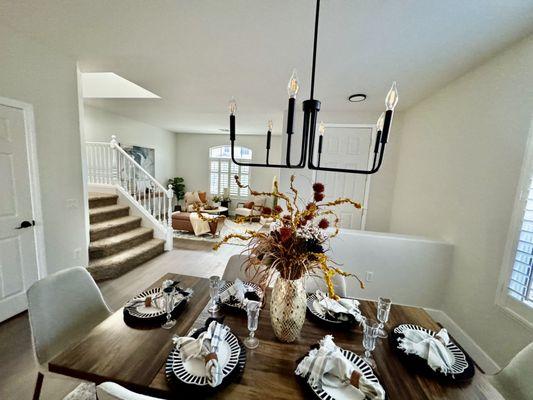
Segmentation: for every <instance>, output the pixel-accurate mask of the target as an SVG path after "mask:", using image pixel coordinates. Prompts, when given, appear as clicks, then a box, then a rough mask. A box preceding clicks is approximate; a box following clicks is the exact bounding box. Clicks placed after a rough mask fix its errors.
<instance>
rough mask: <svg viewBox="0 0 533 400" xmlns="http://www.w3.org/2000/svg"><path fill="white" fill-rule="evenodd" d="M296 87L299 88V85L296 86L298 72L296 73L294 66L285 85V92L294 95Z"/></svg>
mask: <svg viewBox="0 0 533 400" xmlns="http://www.w3.org/2000/svg"><path fill="white" fill-rule="evenodd" d="M298 89H300V86H298V74H297V73H296V68H295V69H293V70H292V75H291V79H289V83H288V85H287V92H288V93H289V97H296V94H297V93H298Z"/></svg>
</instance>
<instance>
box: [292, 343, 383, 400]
mask: <svg viewBox="0 0 533 400" xmlns="http://www.w3.org/2000/svg"><path fill="white" fill-rule="evenodd" d="M295 373H296V375H298V376H302V377H304V378H306V379H307V381H308V382H309V384H310V385H313V386H317V387H319V388H322V387H323V386H329V387H342V386H346V385H351V384H352V382H353V378H354V377H356V378H357V379H355V382H353V383H354V385H355V387H356V388H357V389H359V391H361V393H362V394H363V395H364V396H366V397H365V398H369V399H371V400H383V399H385V391H384V390H383V387H382V386H381V385H380V384H379V383H377V382H372V381H370V380H368V379H367V378H366V377H365V376H364V375H362V373H361V371H359V370H358V369H357V368H356V367H355V365H353V364H352V363H351V362H350V361H348V359H347V358H346V357H345V356H344V355H343V354H342V352H341V349H340V348H339V347H337V346H336V345H335V343H334V342H333V336H331V335H326V336H325V337H324V338H323V339H322V340H321V341H320V347H319V348H318V349H313V350H311V351H310V352H309V354H308V355H307V356H305V358H304V359H303V360H302V361H301V362H300V364H298V367H296V371H295ZM335 378H337V379H335ZM357 381H358V382H357Z"/></svg>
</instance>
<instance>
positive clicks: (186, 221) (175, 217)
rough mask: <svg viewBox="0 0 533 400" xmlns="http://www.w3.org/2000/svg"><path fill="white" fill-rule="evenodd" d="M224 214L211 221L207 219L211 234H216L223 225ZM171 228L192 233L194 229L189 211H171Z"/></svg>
mask: <svg viewBox="0 0 533 400" xmlns="http://www.w3.org/2000/svg"><path fill="white" fill-rule="evenodd" d="M225 219H226V217H225V216H223V215H222V216H219V217H218V218H216V219H213V220H212V221H209V229H210V230H211V232H210V233H211V235H213V236H216V235H218V233H219V232H220V229H221V228H222V227H223V226H224V220H225ZM172 229H175V230H178V231H186V232H190V233H193V234H194V229H193V228H192V225H191V213H188V212H179V211H178V212H174V213H172Z"/></svg>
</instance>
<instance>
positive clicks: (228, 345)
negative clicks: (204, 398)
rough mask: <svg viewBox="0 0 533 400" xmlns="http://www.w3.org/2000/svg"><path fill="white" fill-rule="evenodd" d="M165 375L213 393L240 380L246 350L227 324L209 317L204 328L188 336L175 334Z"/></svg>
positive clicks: (174, 381)
mask: <svg viewBox="0 0 533 400" xmlns="http://www.w3.org/2000/svg"><path fill="white" fill-rule="evenodd" d="M172 342H173V344H174V347H173V348H172V350H171V351H170V353H169V355H168V358H167V361H166V365H165V375H166V379H167V381H168V382H169V384H170V385H171V386H173V387H180V388H185V387H187V388H188V389H191V390H195V393H196V391H197V390H203V391H204V392H212V391H215V390H219V389H220V388H221V387H224V386H225V385H226V384H228V383H229V382H230V381H233V380H235V379H238V378H239V377H240V375H241V374H242V372H243V370H244V366H245V363H246V350H245V348H244V346H243V344H242V342H241V341H240V339H239V338H238V337H237V336H236V335H235V334H234V333H233V332H231V330H230V328H229V327H228V326H227V325H224V324H223V323H221V322H219V320H216V319H213V318H209V319H208V320H207V322H206V325H205V327H203V328H201V329H196V330H192V331H190V332H189V335H187V336H174V337H173V338H172Z"/></svg>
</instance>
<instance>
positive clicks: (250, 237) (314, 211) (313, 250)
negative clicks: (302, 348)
mask: <svg viewBox="0 0 533 400" xmlns="http://www.w3.org/2000/svg"><path fill="white" fill-rule="evenodd" d="M235 180H236V182H237V185H238V186H239V187H240V188H247V189H249V191H250V194H251V195H252V196H271V197H274V198H278V199H279V200H280V201H281V202H283V205H284V206H285V209H283V208H282V207H281V206H279V205H276V206H275V207H274V208H273V209H271V210H270V213H271V214H270V218H272V220H273V222H272V225H271V227H270V231H268V232H264V231H257V232H256V231H250V230H247V231H246V232H245V233H244V234H240V233H232V234H229V235H227V236H225V237H224V238H223V239H222V240H221V241H220V242H219V243H217V244H216V246H215V250H216V249H218V248H219V247H220V246H221V245H222V244H224V243H228V241H230V240H231V239H235V238H236V239H241V240H244V241H247V242H248V250H249V252H250V257H249V259H248V263H247V266H246V270H247V271H248V272H250V273H251V275H252V276H254V277H255V278H260V280H261V281H262V282H263V284H264V285H266V284H267V283H268V282H269V281H270V278H271V277H272V275H273V274H274V273H276V272H277V273H279V277H278V278H277V279H276V281H275V283H274V288H273V290H272V295H271V298H270V319H271V323H272V328H273V329H274V334H275V335H276V337H277V338H278V339H279V340H281V341H282V342H293V341H295V340H296V339H297V338H298V336H299V335H300V331H301V329H302V326H303V323H304V320H305V310H306V294H305V290H304V278H305V276H306V275H308V274H316V273H318V274H321V275H322V276H323V279H324V281H325V282H326V285H327V287H328V292H329V296H330V297H332V298H337V295H336V294H335V289H334V286H333V282H332V280H331V278H332V277H333V276H334V275H336V274H339V275H343V276H353V277H355V278H356V279H357V280H358V281H359V284H360V286H361V288H364V284H363V282H362V281H361V280H360V279H359V278H358V277H357V276H356V275H354V274H350V273H347V272H344V271H343V270H341V269H340V268H339V267H338V266H337V264H335V262H334V261H333V260H331V259H330V257H329V255H328V254H327V252H328V247H329V241H330V239H333V238H334V237H335V236H337V234H338V233H339V227H338V224H339V217H338V216H337V214H336V213H335V211H334V210H333V209H332V207H335V206H338V205H341V204H351V205H352V206H353V207H355V208H361V204H359V203H357V202H355V201H353V200H351V199H347V198H339V199H336V200H334V201H324V197H325V196H324V190H325V188H324V185H323V184H321V183H315V184H313V198H312V199H310V200H307V201H305V200H304V199H302V198H301V197H300V195H299V193H298V191H297V190H296V189H295V188H294V185H293V182H294V176H292V177H291V180H290V189H291V192H292V193H291V195H288V194H285V193H281V192H280V191H279V190H278V185H277V182H275V183H274V188H273V190H272V192H271V193H269V192H257V191H255V190H251V189H250V187H249V186H248V185H242V184H241V182H240V181H239V178H238V176H235ZM328 217H329V218H331V219H332V220H333V227H332V228H333V229H328V228H329V227H330V222H329V220H328Z"/></svg>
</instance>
